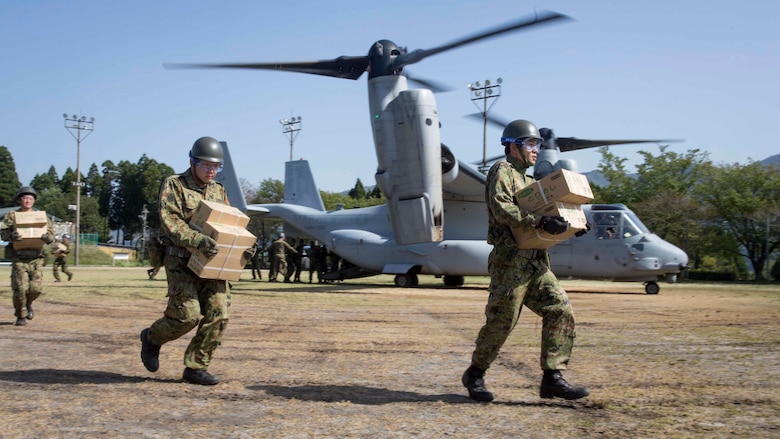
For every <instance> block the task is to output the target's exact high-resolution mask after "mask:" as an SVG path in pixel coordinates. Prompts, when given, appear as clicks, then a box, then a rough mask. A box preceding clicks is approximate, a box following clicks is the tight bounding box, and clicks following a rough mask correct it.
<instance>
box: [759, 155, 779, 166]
mask: <svg viewBox="0 0 780 439" xmlns="http://www.w3.org/2000/svg"><path fill="white" fill-rule="evenodd" d="M761 164H762V165H780V154H775V155H773V156H771V157H767V158H765V159H764V160H761Z"/></svg>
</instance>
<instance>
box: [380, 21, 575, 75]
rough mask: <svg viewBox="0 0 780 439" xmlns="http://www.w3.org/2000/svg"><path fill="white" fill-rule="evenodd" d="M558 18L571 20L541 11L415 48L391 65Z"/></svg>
mask: <svg viewBox="0 0 780 439" xmlns="http://www.w3.org/2000/svg"><path fill="white" fill-rule="evenodd" d="M558 20H571V18H570V17H568V16H566V15H563V14H559V13H557V12H552V11H542V12H541V13H539V14H536V15H534V17H532V18H523V19H520V20H517V21H513V22H510V23H508V24H505V25H503V26H498V27H496V28H493V29H488V30H485V31H482V32H479V33H477V34H474V35H471V36H467V37H464V38H461V39H459V40H455V41H452V42H450V43H447V44H444V45H441V46H438V47H434V48H432V49H417V50H414V51H412V52H408V53H405V54H403V55H400V56H399V57H398V58H396V59H395V62H394V63H393V66H394V67H395V68H398V69H400V68H402V67H404V66H407V65H409V64H414V63H416V62H418V61H420V60H422V59H424V58H427V57H429V56H432V55H436V54H438V53H441V52H445V51H447V50H450V49H455V48H457V47H460V46H465V45H466V44H471V43H475V42H477V41H481V40H484V39H487V38H491V37H495V36H498V35H501V34H504V33H507V32H512V31H516V30H521V29H523V28H528V27H531V26H538V25H541V24H545V23H551V22H554V21H558Z"/></svg>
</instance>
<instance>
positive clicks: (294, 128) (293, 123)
mask: <svg viewBox="0 0 780 439" xmlns="http://www.w3.org/2000/svg"><path fill="white" fill-rule="evenodd" d="M279 123H280V124H282V127H283V128H282V132H283V133H284V134H285V135H287V136H289V138H290V161H292V159H293V141H294V140H295V138H296V137H297V136H298V131H300V130H301V116H297V117H291V118H289V119H287V118H284V119H280V120H279Z"/></svg>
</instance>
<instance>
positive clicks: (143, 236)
mask: <svg viewBox="0 0 780 439" xmlns="http://www.w3.org/2000/svg"><path fill="white" fill-rule="evenodd" d="M148 215H149V209H147V208H146V204H144V207H143V209H141V214H140V215H138V218H139V219H140V220H141V224H142V225H141V262H143V261H144V252H145V251H146V218H147V216H148Z"/></svg>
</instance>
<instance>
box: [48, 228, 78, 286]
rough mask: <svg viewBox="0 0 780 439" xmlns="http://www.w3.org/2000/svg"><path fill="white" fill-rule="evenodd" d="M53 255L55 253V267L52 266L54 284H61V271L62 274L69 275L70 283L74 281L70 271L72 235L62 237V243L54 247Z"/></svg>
mask: <svg viewBox="0 0 780 439" xmlns="http://www.w3.org/2000/svg"><path fill="white" fill-rule="evenodd" d="M52 253H54V266H52V272H53V273H54V279H55V280H54V282H60V269H62V272H63V273H65V274H66V275H68V281H70V280H71V279H73V272H72V271H70V270H68V254H70V235H68V234H67V233H66V234H64V235H62V241H61V242H59V243H55V244H54V245H53V246H52Z"/></svg>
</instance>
